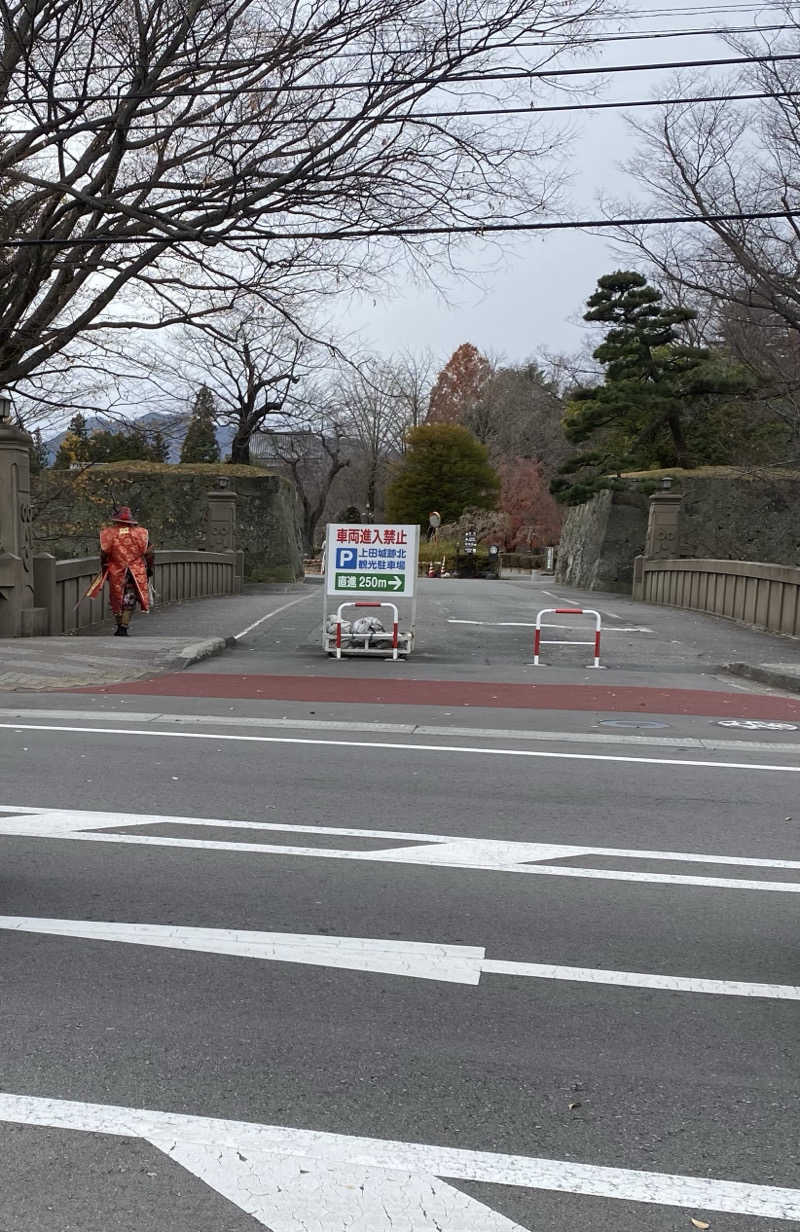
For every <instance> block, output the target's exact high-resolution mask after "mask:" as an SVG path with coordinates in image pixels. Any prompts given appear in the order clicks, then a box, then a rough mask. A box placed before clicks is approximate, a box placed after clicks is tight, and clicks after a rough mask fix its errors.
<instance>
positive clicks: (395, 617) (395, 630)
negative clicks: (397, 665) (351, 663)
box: [336, 599, 400, 659]
mask: <svg viewBox="0 0 800 1232" xmlns="http://www.w3.org/2000/svg"><path fill="white" fill-rule="evenodd" d="M346 607H390V608H391V609H392V658H393V659H396V658H397V648H398V640H399V628H400V614H399V612H398V610H397V605H396V604H394V603H379V602H378V601H377V600H371V601H370V600H367V599H362V600H359V601H358V602H351V603H340V604H339V607H338V608H337V609H336V658H337V659H341V657H342V612H343V611H344V609H345V608H346Z"/></svg>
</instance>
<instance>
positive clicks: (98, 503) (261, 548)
mask: <svg viewBox="0 0 800 1232" xmlns="http://www.w3.org/2000/svg"><path fill="white" fill-rule="evenodd" d="M219 479H225V480H227V481H228V482H229V484H230V487H231V488H232V489H234V490H235V491H236V494H237V497H238V503H237V523H238V527H237V542H238V546H239V547H240V548H241V549H242V550H243V551H244V568H245V579H246V580H247V581H258V582H267V581H294V579H295V578H298V577H301V576H302V573H303V559H302V549H301V542H300V532H299V526H298V521H297V513H296V502H295V492H294V488H293V486H292V484H291V483H290V482H289V480H288V479H285V478H284V477H283V476H280V475H275V474H271V473H269V472H266V471H263V470H261V469H259V468H257V467H250V466H225V465H224V464H222V463H219V464H209V465H202V464H195V465H190V466H170V465H168V464H166V463H152V462H128V463H122V462H120V463H110V464H106V465H97V466H93V467H91V468H90V469H89V470H86V471H84V472H82V473H75V472H72V473H70V472H65V471H53V470H49V471H45V472H43V474H42V475H41V476H40V477H39V480H38V482H37V487H36V491H35V493H34V507H35V511H36V517H35V522H34V542H35V546H36V550H37V551H44V552H52V553H53V555H55V556H56V557H57V558H58V559H61V560H64V559H68V558H71V557H78V556H88V555H91V554H92V553H94V552H96V551H97V536H98V532H99V530H100V527H101V526H102V525H103V524H104V523H105V522H106V521H107V520H108V517H109V514H110V512H111V509H112V507H113V506H114V505H115V504H117V505H130V507H131V509H132V510H133V514H134V517H136V518H138V519H139V521H141V522H142V523H143V524H144V525H146V526H147V527H148V529H149V530H150V534H151V539H152V542H153V544H154V546H155V547H156V548H161V549H173V550H177V549H192V550H196V551H204V550H205V551H210V550H212V548H211V545H210V544H209V543H208V497H207V493H208V492H209V491H211V490H213V489H214V487H215V484H216V483H217V481H218V480H219Z"/></svg>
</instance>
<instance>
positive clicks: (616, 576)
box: [556, 492, 647, 590]
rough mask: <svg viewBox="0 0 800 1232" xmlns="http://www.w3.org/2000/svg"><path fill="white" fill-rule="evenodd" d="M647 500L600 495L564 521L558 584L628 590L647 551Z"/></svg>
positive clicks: (633, 495)
mask: <svg viewBox="0 0 800 1232" xmlns="http://www.w3.org/2000/svg"><path fill="white" fill-rule="evenodd" d="M646 533H647V500H646V498H645V497H644V496H641V495H640V494H639V493H635V492H634V493H628V492H599V493H598V494H597V496H594V497H592V499H591V500H590V501H587V502H586V503H585V504H584V505H574V506H573V507H572V508H571V509H570V510H569V512H568V513H567V516H566V518H565V519H564V527H563V530H562V532H561V542H560V544H559V549H558V564H557V568H556V581H558V582H563V583H564V584H565V585H567V586H579V587H581V588H582V589H585V590H630V588H631V584H632V581H633V559H634V557H635V556H638V555H639V553H640V552H641V551H642V549H643V547H644V541H645V535H646Z"/></svg>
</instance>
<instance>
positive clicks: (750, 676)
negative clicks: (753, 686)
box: [722, 663, 800, 693]
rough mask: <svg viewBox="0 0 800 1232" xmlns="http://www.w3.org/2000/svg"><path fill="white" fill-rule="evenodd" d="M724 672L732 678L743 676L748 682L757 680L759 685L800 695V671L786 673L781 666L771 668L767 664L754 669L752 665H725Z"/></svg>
mask: <svg viewBox="0 0 800 1232" xmlns="http://www.w3.org/2000/svg"><path fill="white" fill-rule="evenodd" d="M722 670H723V671H725V672H729V673H730V675H731V676H743V677H744V678H745V679H746V680H757V681H758V682H759V684H768V685H771V686H772V688H773V689H785V690H786V691H787V692H788V693H800V671H799V672H797V673H796V674H795V673H793V672H784V671H781V670H780V665H778V664H776V665H775V667H770V666H768V665H767V664H764V665H763V666H759V667H753V666H752V664H750V663H725V664H723V668H722Z"/></svg>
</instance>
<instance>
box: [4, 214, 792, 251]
mask: <svg viewBox="0 0 800 1232" xmlns="http://www.w3.org/2000/svg"><path fill="white" fill-rule="evenodd" d="M778 218H784V219H786V218H800V210H758V211H753V212H748V213H744V212H739V213H732V214H703V215H700V214H668V215H664V216H661V217H659V216H655V215H650V216H645V217H643V218H599V219H598V218H594V219H591V218H584V219H571V220H569V221H564V222H507V223H506V222H502V223H483V222H481V221H480V220H479V219H475V220H474V222H471V223H463V224H461V223H449V224H442V225H441V226H438V227H402V226H397V227H376V228H374V229H373V230H369V229H361V230H351V231H299V230H298V231H283V232H280V231H263V232H253V233H249V234H248V233H244V234H241V235H235V234H230V235H206V236H203V235H200V234H194V235H173V236H166V235H121V236H114V235H102V234H100V235H94V236H87V235H80V236H75V237H74V238H71V239H23V240H13V239H4V240H0V250H2V249H4V248H52V247H61V248H71V247H73V246H76V245H78V246H81V247H94V246H96V245H99V244H110V245H117V244H155V245H158V246H159V247H162V248H172V247H175V246H176V245H178V244H190V243H193V244H202V245H203V246H204V247H213V246H215V245H216V244H243V243H254V244H264V243H267V242H269V241H270V240H333V241H335V242H341V241H343V240H371V239H382V238H385V239H412V238H414V237H415V236H435V235H472V236H475V237H476V238H478V239H481V238H483V236H485V235H490V234H509V233H512V232H517V233H522V232H530V231H597V230H607V229H609V228H611V227H654V226H666V225H668V224H691V223H703V224H708V223H713V222H756V221H759V220H761V221H768V220H770V219H778Z"/></svg>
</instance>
